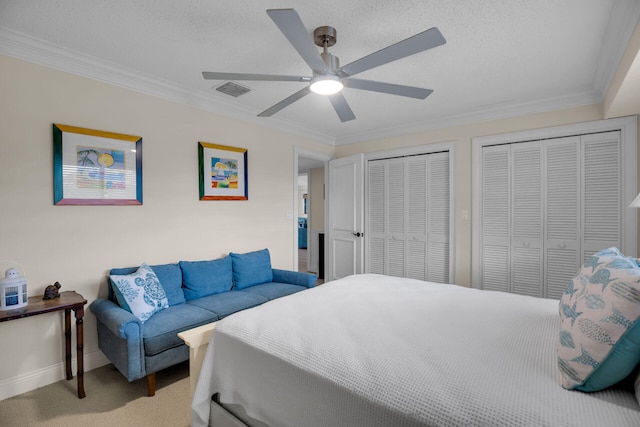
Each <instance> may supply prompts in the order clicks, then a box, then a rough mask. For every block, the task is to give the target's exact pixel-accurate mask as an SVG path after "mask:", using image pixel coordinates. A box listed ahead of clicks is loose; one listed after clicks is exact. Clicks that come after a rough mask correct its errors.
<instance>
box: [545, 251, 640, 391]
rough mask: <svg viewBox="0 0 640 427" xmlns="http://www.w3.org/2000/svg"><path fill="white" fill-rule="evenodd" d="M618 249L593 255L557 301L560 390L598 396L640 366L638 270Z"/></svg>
mask: <svg viewBox="0 0 640 427" xmlns="http://www.w3.org/2000/svg"><path fill="white" fill-rule="evenodd" d="M638 261H639V260H637V259H635V258H631V257H626V256H624V255H622V254H621V253H620V251H619V250H618V249H617V248H609V249H605V250H603V251H600V252H598V253H596V254H595V255H593V256H591V257H590V258H589V259H588V260H587V261H585V263H584V265H583V266H582V268H581V270H580V273H579V274H578V276H577V277H576V278H575V279H573V280H572V281H571V283H570V284H569V286H568V287H567V290H566V291H565V292H564V294H563V295H562V297H561V298H560V336H559V341H558V345H557V352H558V368H559V371H560V380H561V383H562V386H563V387H565V388H567V389H576V390H580V391H598V390H603V389H605V388H607V387H609V386H612V385H614V384H616V383H617V382H618V381H621V380H622V379H623V378H625V377H626V376H628V375H629V374H630V373H631V372H632V371H633V369H634V368H635V366H636V365H637V364H638V363H639V362H640V283H639V282H640V265H639V263H638Z"/></svg>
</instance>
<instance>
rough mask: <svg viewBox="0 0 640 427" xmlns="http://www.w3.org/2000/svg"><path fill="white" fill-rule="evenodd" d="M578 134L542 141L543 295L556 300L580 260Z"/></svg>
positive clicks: (574, 273)
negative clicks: (544, 221)
mask: <svg viewBox="0 0 640 427" xmlns="http://www.w3.org/2000/svg"><path fill="white" fill-rule="evenodd" d="M579 153H580V137H579V136H573V137H567V138H557V139H552V140H549V141H546V142H545V146H544V158H545V160H546V162H545V164H546V172H545V176H546V201H545V204H544V205H545V211H546V215H545V217H546V227H545V244H544V247H545V250H544V266H545V283H544V284H545V286H544V289H543V296H544V297H545V298H556V299H559V298H560V297H561V296H562V294H563V292H564V290H565V289H566V287H567V286H568V285H569V282H570V281H571V279H573V278H574V277H575V276H576V273H577V271H578V269H579V268H580V265H581V264H582V261H581V259H580V240H579V236H580V228H581V225H580V156H579Z"/></svg>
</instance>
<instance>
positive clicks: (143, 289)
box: [109, 263, 169, 323]
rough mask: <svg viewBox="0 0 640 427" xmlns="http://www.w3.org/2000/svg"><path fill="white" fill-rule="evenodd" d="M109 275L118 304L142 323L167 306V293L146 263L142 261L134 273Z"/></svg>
mask: <svg viewBox="0 0 640 427" xmlns="http://www.w3.org/2000/svg"><path fill="white" fill-rule="evenodd" d="M109 277H110V278H111V283H112V284H113V292H114V293H115V295H116V299H117V300H118V303H119V304H120V306H121V307H122V308H124V309H125V310H127V311H129V312H131V313H132V314H133V315H134V316H136V317H137V318H138V319H140V320H141V321H142V323H144V322H146V321H147V320H149V318H150V317H151V316H153V314H154V313H156V312H158V311H160V310H162V309H164V308H167V307H169V301H168V300H167V295H166V294H165V292H164V289H163V287H162V285H161V284H160V281H159V280H158V276H156V274H155V273H154V272H153V270H152V269H151V267H149V266H148V265H147V263H143V264H142V265H141V266H140V268H138V270H137V271H136V272H135V273H131V274H127V275H122V276H119V275H111V276H109Z"/></svg>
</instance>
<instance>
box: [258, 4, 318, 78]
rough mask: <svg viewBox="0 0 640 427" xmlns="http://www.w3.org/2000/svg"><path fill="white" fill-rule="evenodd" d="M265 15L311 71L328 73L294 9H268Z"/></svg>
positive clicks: (311, 38)
mask: <svg viewBox="0 0 640 427" xmlns="http://www.w3.org/2000/svg"><path fill="white" fill-rule="evenodd" d="M267 14H268V15H269V17H270V18H271V19H272V20H273V22H275V24H276V25H277V26H278V28H280V31H282V34H284V36H285V37H286V38H287V40H289V43H291V44H292V45H293V47H294V48H295V49H296V50H297V51H298V53H299V54H300V56H302V59H304V62H306V63H307V65H309V67H311V69H312V70H313V71H315V72H316V73H319V74H323V73H328V72H329V69H328V68H327V65H326V64H325V63H324V61H323V60H322V58H321V57H320V52H318V48H317V47H316V45H315V44H313V37H312V36H311V34H310V33H309V32H308V31H307V29H306V28H305V27H304V24H303V23H302V20H301V19H300V16H299V15H298V12H296V11H295V10H294V9H269V10H267Z"/></svg>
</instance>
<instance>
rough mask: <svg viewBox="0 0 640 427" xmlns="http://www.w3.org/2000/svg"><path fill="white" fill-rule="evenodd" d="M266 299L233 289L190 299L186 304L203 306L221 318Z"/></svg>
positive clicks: (263, 301)
mask: <svg viewBox="0 0 640 427" xmlns="http://www.w3.org/2000/svg"><path fill="white" fill-rule="evenodd" d="M267 301H268V299H267V298H265V297H263V296H261V295H258V294H255V293H249V292H244V291H236V290H233V291H230V292H224V293H221V294H216V295H209V296H208V297H202V298H198V299H196V300H191V301H189V303H188V304H193V305H195V306H198V307H201V308H204V309H205V310H210V311H213V312H215V313H217V314H218V316H219V317H220V319H222V318H223V317H226V316H228V315H230V314H233V313H235V312H236V311H240V310H244V309H245V308H251V307H255V306H257V305H260V304H262V303H265V302H267Z"/></svg>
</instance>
